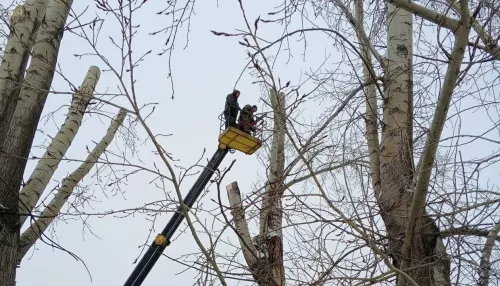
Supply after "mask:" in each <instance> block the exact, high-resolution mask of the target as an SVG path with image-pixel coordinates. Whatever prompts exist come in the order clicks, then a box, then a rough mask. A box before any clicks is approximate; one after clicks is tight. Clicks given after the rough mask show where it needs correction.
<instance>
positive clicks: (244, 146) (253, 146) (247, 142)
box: [219, 127, 262, 155]
mask: <svg viewBox="0 0 500 286" xmlns="http://www.w3.org/2000/svg"><path fill="white" fill-rule="evenodd" d="M219 143H220V144H219V147H220V148H221V149H225V148H226V147H229V148H231V149H235V150H238V151H240V152H243V153H245V154H247V155H251V154H253V153H254V152H255V151H257V150H258V149H259V148H260V147H261V146H262V142H261V141H260V140H259V139H257V138H255V137H253V136H252V135H250V134H247V133H245V132H243V131H241V130H239V129H238V128H235V127H229V128H227V129H226V130H224V132H223V133H222V134H221V135H220V136H219Z"/></svg>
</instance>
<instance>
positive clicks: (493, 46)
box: [388, 0, 500, 60]
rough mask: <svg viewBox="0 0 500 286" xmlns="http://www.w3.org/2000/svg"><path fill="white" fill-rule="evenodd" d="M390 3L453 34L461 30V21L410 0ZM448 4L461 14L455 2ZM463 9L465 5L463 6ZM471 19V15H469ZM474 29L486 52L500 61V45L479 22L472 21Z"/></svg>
mask: <svg viewBox="0 0 500 286" xmlns="http://www.w3.org/2000/svg"><path fill="white" fill-rule="evenodd" d="M388 2H389V3H391V4H393V5H394V6H397V7H399V8H401V9H404V10H406V11H409V12H412V13H415V14H416V15H417V16H420V17H422V18H424V19H426V20H428V21H430V22H432V23H434V24H436V25H441V26H443V27H445V28H447V29H450V30H451V31H452V32H453V33H455V32H457V30H458V28H459V25H460V24H459V21H457V20H455V19H452V18H450V17H448V16H445V15H443V14H440V13H438V12H435V11H432V10H430V9H428V8H425V7H424V6H420V5H418V4H415V3H414V2H413V1H411V0H410V1H408V0H389V1H388ZM448 3H450V4H451V6H452V7H453V8H454V9H455V10H456V11H457V12H458V13H459V14H461V12H460V11H461V10H462V9H461V8H460V7H459V6H458V4H457V3H456V2H455V1H450V0H448ZM462 7H463V5H462ZM469 19H471V18H470V15H469ZM472 27H473V28H474V31H476V33H477V34H478V36H479V38H480V39H481V40H482V41H483V43H484V44H485V49H484V50H485V51H486V52H488V53H490V54H491V55H492V56H493V57H494V58H495V59H497V60H500V47H499V46H498V44H497V43H496V42H495V41H494V40H493V38H492V37H491V36H490V35H489V34H488V33H487V32H486V31H485V30H484V28H483V27H482V26H481V24H480V23H479V22H477V21H476V20H473V19H472Z"/></svg>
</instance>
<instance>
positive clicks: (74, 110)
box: [19, 66, 101, 225]
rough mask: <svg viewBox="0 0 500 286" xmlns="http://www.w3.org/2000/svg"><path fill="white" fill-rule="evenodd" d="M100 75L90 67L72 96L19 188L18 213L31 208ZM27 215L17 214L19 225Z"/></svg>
mask: <svg viewBox="0 0 500 286" xmlns="http://www.w3.org/2000/svg"><path fill="white" fill-rule="evenodd" d="M100 74H101V71H100V70H99V68H98V67H96V66H91V67H90V68H89V70H88V72H87V74H86V76H85V79H84V80H83V83H82V85H81V88H80V89H79V90H78V91H77V92H76V93H75V94H74V95H73V99H72V102H71V105H70V107H69V110H68V114H67V115H66V120H65V121H64V123H63V125H62V126H61V128H60V129H59V131H58V132H57V134H56V136H55V137H54V138H53V139H52V141H51V143H50V145H49V146H48V148H47V150H46V151H45V154H43V156H42V158H41V159H40V160H39V161H38V164H37V166H36V168H35V170H34V171H33V173H32V174H31V176H30V178H29V179H28V181H27V182H26V185H25V186H24V187H23V188H22V190H21V194H20V202H19V212H20V213H21V214H29V213H30V212H31V211H33V209H34V208H35V205H36V204H37V202H38V200H39V199H40V197H41V195H42V193H43V192H44V190H45V188H46V187H47V184H48V183H49V181H50V179H51V178H52V176H53V175H54V172H55V171H56V170H57V168H58V166H59V163H60V162H61V160H62V158H63V157H64V155H65V154H66V151H67V150H68V148H69V147H70V146H71V143H72V142H73V140H74V138H75V136H76V134H77V133H78V130H79V129H80V125H81V123H82V120H83V116H84V114H85V110H86V108H87V105H88V103H89V101H90V99H91V98H92V96H93V93H94V90H95V87H96V85H97V82H98V81H99V76H100ZM27 217H28V216H26V215H21V216H20V225H23V224H24V222H25V220H26V218H27Z"/></svg>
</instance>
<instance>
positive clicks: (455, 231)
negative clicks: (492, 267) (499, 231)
mask: <svg viewBox="0 0 500 286" xmlns="http://www.w3.org/2000/svg"><path fill="white" fill-rule="evenodd" d="M490 233H491V232H490V231H489V230H487V229H479V228H474V227H466V226H464V227H457V228H450V229H445V230H443V231H441V232H440V233H439V235H440V236H441V237H442V238H445V237H449V236H453V235H470V236H481V237H488V236H489V235H490ZM495 240H496V241H499V242H500V235H497V236H496V237H495Z"/></svg>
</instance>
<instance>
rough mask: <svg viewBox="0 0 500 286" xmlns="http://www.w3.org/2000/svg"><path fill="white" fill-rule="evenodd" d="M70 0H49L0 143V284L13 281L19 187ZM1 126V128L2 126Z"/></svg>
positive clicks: (1, 285)
mask: <svg viewBox="0 0 500 286" xmlns="http://www.w3.org/2000/svg"><path fill="white" fill-rule="evenodd" d="M71 4H72V1H71V0H64V1H63V0H52V1H51V2H50V3H49V4H48V6H47V11H46V14H45V18H44V22H42V23H41V26H40V28H39V31H38V33H37V36H36V40H35V43H34V45H33V56H32V59H31V63H30V67H29V68H28V71H27V74H26V78H25V80H24V82H23V85H22V87H21V91H20V94H19V99H17V104H16V107H15V111H14V114H13V116H12V119H9V124H8V128H7V131H6V132H4V134H5V136H4V137H3V138H4V141H3V142H2V145H0V148H1V150H0V182H1V184H0V205H1V207H2V209H3V210H2V214H1V216H0V224H1V225H0V286H5V285H7V286H12V285H14V283H15V269H16V268H15V267H16V261H17V250H18V244H19V217H18V206H19V202H18V199H19V189H20V186H21V180H22V176H23V173H24V169H25V167H26V159H25V158H27V156H28V154H29V150H30V148H31V144H32V142H33V138H34V135H35V131H36V127H37V123H38V120H39V119H40V115H41V112H42V109H43V106H44V104H45V100H46V98H47V94H48V90H49V88H50V85H51V83H52V78H53V75H54V71H55V66H56V62H57V53H58V50H59V44H60V41H61V39H62V34H63V28H64V23H65V22H66V18H67V16H68V12H69V8H70V6H71ZM3 128H5V127H3Z"/></svg>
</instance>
